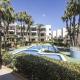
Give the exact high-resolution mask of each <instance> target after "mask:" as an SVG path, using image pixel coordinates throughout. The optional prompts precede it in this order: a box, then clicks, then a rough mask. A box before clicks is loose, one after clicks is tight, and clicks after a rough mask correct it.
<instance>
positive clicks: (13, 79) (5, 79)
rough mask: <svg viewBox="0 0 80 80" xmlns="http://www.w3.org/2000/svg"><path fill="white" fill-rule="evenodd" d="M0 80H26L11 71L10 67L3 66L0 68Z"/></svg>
mask: <svg viewBox="0 0 80 80" xmlns="http://www.w3.org/2000/svg"><path fill="white" fill-rule="evenodd" d="M0 80H27V79H24V78H23V77H21V76H20V75H17V74H15V73H12V69H10V68H6V67H5V66H3V67H2V69H1V70H0Z"/></svg>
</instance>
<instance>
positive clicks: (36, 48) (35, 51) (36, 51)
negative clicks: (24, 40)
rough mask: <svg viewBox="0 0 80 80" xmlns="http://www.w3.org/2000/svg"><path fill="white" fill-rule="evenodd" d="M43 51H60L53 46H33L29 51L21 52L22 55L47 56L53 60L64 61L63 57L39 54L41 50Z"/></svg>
mask: <svg viewBox="0 0 80 80" xmlns="http://www.w3.org/2000/svg"><path fill="white" fill-rule="evenodd" d="M41 49H46V50H49V51H53V52H55V51H58V49H57V47H55V46H54V47H52V46H51V45H37V46H32V47H30V48H28V49H27V50H23V51H21V52H20V53H26V54H32V55H37V56H46V57H49V58H52V59H56V60H62V58H61V56H60V55H57V53H56V54H53V53H52V54H50V53H49V54H47V53H46V54H44V53H42V54H40V53H41V52H39V50H41Z"/></svg>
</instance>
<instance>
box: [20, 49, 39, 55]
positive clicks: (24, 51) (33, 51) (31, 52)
mask: <svg viewBox="0 0 80 80" xmlns="http://www.w3.org/2000/svg"><path fill="white" fill-rule="evenodd" d="M20 53H26V54H32V55H39V53H38V51H37V50H23V51H21V52H20Z"/></svg>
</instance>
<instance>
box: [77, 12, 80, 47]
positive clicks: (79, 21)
mask: <svg viewBox="0 0 80 80" xmlns="http://www.w3.org/2000/svg"><path fill="white" fill-rule="evenodd" d="M79 29H80V14H79V19H78V27H77V39H78V36H79V32H80V31H79ZM77 46H79V45H78V40H77Z"/></svg>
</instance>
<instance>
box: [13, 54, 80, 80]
mask: <svg viewBox="0 0 80 80" xmlns="http://www.w3.org/2000/svg"><path fill="white" fill-rule="evenodd" d="M14 66H15V67H16V68H17V70H18V71H19V72H20V73H23V74H24V75H27V77H29V78H30V80H80V65H79V64H73V63H67V62H63V61H55V60H53V61H52V60H49V59H46V58H44V57H38V56H33V55H25V54H19V55H16V57H15V59H14Z"/></svg>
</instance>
